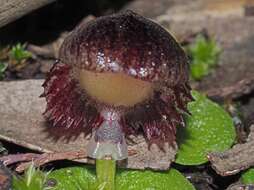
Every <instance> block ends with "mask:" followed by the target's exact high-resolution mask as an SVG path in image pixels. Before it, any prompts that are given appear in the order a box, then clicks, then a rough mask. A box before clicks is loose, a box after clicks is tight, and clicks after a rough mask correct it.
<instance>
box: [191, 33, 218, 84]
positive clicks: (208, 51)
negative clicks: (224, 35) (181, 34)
mask: <svg viewBox="0 0 254 190" xmlns="http://www.w3.org/2000/svg"><path fill="white" fill-rule="evenodd" d="M187 52H188V53H189V54H190V57H191V59H192V61H191V68H190V71H191V73H190V74H191V77H192V79H194V80H201V79H202V78H203V77H204V76H206V75H208V74H209V73H210V72H211V69H212V68H213V67H215V66H216V65H217V64H218V58H219V54H220V52H221V49H220V47H219V46H218V45H217V43H216V42H215V40H213V39H205V37H203V36H201V35H199V36H197V38H196V40H195V42H194V43H193V44H191V45H189V46H188V47H187Z"/></svg>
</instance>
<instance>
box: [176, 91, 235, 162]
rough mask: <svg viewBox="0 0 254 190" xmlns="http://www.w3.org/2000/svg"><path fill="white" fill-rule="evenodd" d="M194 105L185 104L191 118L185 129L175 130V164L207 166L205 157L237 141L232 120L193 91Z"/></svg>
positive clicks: (220, 109) (218, 107)
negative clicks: (176, 148) (176, 151)
mask: <svg viewBox="0 0 254 190" xmlns="http://www.w3.org/2000/svg"><path fill="white" fill-rule="evenodd" d="M192 96H193V97H194V99H195V101H193V102H190V103H189V104H188V110H189V111H190V113H191V114H192V115H191V116H187V118H186V125H187V126H186V128H178V131H177V142H178V145H179V150H178V153H177V157H176V161H175V162H176V163H178V164H182V165H198V164H203V163H205V162H207V157H206V155H207V153H209V152H213V151H216V152H217V151H224V150H227V149H229V148H230V147H231V146H232V144H233V143H234V140H235V138H236V132H235V128H234V125H233V120H232V118H231V117H230V116H229V114H228V113H227V112H226V111H224V109H223V108H221V107H220V106H219V105H218V104H216V103H214V102H212V101H211V100H209V99H208V98H206V97H205V96H203V95H201V94H199V93H198V92H196V91H192Z"/></svg>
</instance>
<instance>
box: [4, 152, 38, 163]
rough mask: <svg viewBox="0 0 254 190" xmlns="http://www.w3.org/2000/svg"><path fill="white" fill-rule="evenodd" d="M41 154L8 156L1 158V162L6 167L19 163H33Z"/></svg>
mask: <svg viewBox="0 0 254 190" xmlns="http://www.w3.org/2000/svg"><path fill="white" fill-rule="evenodd" d="M40 155H41V154H34V153H27V154H10V155H8V156H3V157H0V160H1V161H2V162H3V164H4V165H5V166H9V165H12V164H15V163H18V162H25V161H31V160H33V159H36V158H38V157H39V156H40Z"/></svg>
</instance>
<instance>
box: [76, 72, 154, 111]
mask: <svg viewBox="0 0 254 190" xmlns="http://www.w3.org/2000/svg"><path fill="white" fill-rule="evenodd" d="M78 77H79V81H80V86H81V88H83V89H84V90H85V91H86V92H87V93H88V94H89V95H90V96H91V97H93V98H95V99H96V100H98V101H101V102H103V103H106V104H109V105H113V106H127V107H128V106H133V105H135V104H137V103H139V102H142V101H144V100H146V99H148V98H149V97H150V96H151V95H152V93H153V85H152V83H150V82H146V81H143V80H139V79H135V78H133V77H131V76H128V75H126V74H121V73H95V72H92V71H87V70H80V72H79V76H78Z"/></svg>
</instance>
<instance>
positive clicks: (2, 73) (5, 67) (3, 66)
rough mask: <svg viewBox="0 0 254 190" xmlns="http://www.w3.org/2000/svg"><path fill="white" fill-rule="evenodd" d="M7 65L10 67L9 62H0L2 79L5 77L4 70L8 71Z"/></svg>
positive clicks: (0, 76) (0, 78) (0, 77)
mask: <svg viewBox="0 0 254 190" xmlns="http://www.w3.org/2000/svg"><path fill="white" fill-rule="evenodd" d="M7 67H8V64H7V63H2V62H0V80H2V79H3V78H4V72H5V71H6V69H7Z"/></svg>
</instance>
